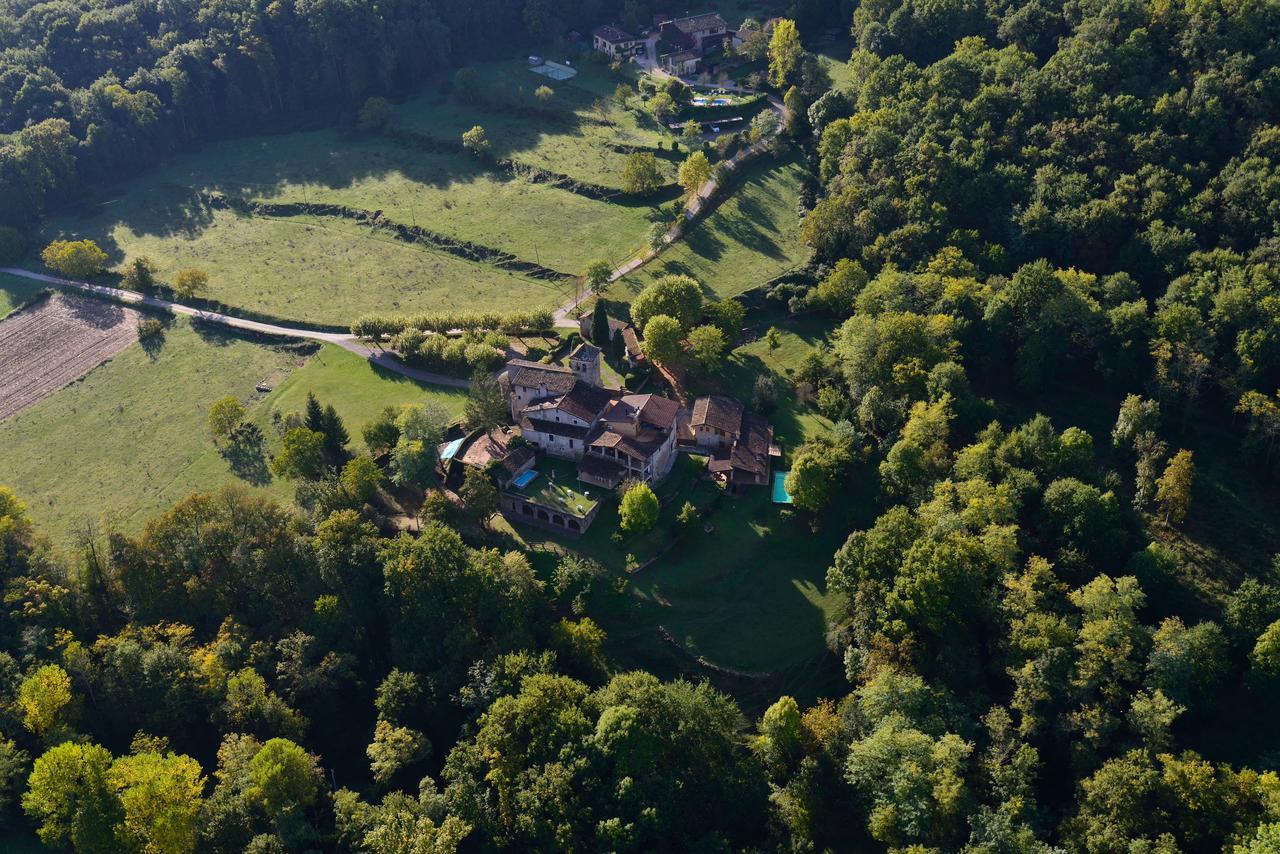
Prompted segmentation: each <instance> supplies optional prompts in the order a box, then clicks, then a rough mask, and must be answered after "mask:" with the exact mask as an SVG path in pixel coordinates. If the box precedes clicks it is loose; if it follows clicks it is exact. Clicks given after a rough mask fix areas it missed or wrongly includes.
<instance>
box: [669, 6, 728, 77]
mask: <svg viewBox="0 0 1280 854" xmlns="http://www.w3.org/2000/svg"><path fill="white" fill-rule="evenodd" d="M733 35H734V34H733V33H732V32H731V31H730V30H729V25H728V24H727V23H725V20H724V18H722V17H720V14H719V13H718V12H708V13H706V14H703V15H693V16H690V17H688V18H676V19H674V20H671V21H663V22H662V24H660V25H659V27H658V46H657V52H658V64H659V65H661V66H662V67H663V68H664V69H665V70H666V71H669V72H670V73H672V74H676V75H685V74H696V73H697V72H698V71H700V70H702V62H703V60H704V59H706V57H707V56H708V55H709V54H711V53H713V52H715V51H717V50H721V49H723V47H724V43H725V42H726V41H727V40H730V39H732V38H733Z"/></svg>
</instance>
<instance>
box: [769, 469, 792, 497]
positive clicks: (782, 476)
mask: <svg viewBox="0 0 1280 854" xmlns="http://www.w3.org/2000/svg"><path fill="white" fill-rule="evenodd" d="M789 474H791V472H789V471H776V472H774V473H773V503H774V504H790V503H791V493H789V492H787V475H789Z"/></svg>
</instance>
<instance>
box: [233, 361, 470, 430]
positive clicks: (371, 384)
mask: <svg viewBox="0 0 1280 854" xmlns="http://www.w3.org/2000/svg"><path fill="white" fill-rule="evenodd" d="M308 394H314V395H315V396H316V397H317V398H318V399H319V400H320V401H321V402H322V403H325V404H329V403H332V404H333V408H334V409H336V410H337V411H338V415H339V416H341V417H342V420H343V422H345V424H346V426H347V432H348V433H350V434H351V447H352V449H355V450H359V449H362V448H363V447H364V440H363V439H361V438H360V430H361V428H363V427H364V426H365V425H366V424H368V423H369V422H370V421H372V420H373V419H374V418H375V417H377V415H378V414H379V413H380V412H382V410H383V409H384V408H386V407H388V406H400V405H402V404H406V403H425V402H427V401H431V402H433V403H436V404H438V405H440V406H442V407H444V408H445V409H446V410H448V412H449V413H450V414H452V415H454V416H455V417H456V416H460V415H461V414H462V407H463V405H464V404H465V403H466V400H467V393H466V392H465V391H463V390H461V389H454V388H442V387H438V386H428V385H423V384H422V383H419V382H417V381H415V380H411V379H409V378H408V377H405V376H401V375H400V374H397V373H393V372H391V371H388V370H384V369H382V368H378V367H375V366H373V365H372V364H370V363H369V361H368V360H367V359H363V358H361V357H360V356H357V355H356V354H354V353H349V352H347V351H346V350H343V349H342V348H341V347H337V346H335V345H332V344H326V345H324V346H323V347H321V348H320V350H319V352H317V353H316V354H315V355H314V356H312V357H311V358H310V359H308V360H307V363H306V364H305V365H304V366H302V367H301V368H299V369H298V370H296V371H294V372H293V373H291V374H290V375H289V376H288V377H287V378H286V379H285V380H284V381H283V382H281V383H280V384H279V385H278V386H276V387H275V388H274V389H272V391H271V392H270V393H269V394H268V395H267V396H266V398H265V399H263V401H262V402H261V403H259V404H258V405H257V406H256V407H255V408H254V417H253V420H254V421H255V422H257V423H258V424H259V426H261V427H262V428H263V432H267V433H269V432H270V431H269V430H268V427H269V425H270V423H271V413H272V412H279V413H280V414H281V415H285V414H288V413H289V412H301V411H302V410H303V408H304V407H305V406H306V403H307V395H308Z"/></svg>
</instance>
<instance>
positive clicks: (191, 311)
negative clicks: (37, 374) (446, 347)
mask: <svg viewBox="0 0 1280 854" xmlns="http://www.w3.org/2000/svg"><path fill="white" fill-rule="evenodd" d="M769 105H770V106H771V107H772V108H773V109H774V110H775V111H777V113H778V115H779V118H780V119H782V121H780V122H779V123H778V128H779V129H778V131H776V132H775V133H774V135H773V136H771V137H769V138H768V139H763V140H760V141H759V142H757V143H755V144H754V145H750V146H748V147H746V148H744V149H742V150H741V151H739V152H738V153H737V154H735V155H734V156H733V157H731V158H729V159H728V160H726V161H725V162H724V163H723V164H721V165H722V166H723V167H724V168H725V169H726V170H729V171H733V170H735V169H738V168H739V167H740V166H741V165H742V164H743V163H744V162H746V161H747V160H750V159H752V158H754V157H756V156H758V155H759V154H762V153H763V152H765V151H767V150H768V149H769V147H770V146H771V145H772V144H773V141H774V140H775V139H776V138H777V136H778V134H779V133H781V128H782V127H783V125H784V124H785V119H786V109H785V107H784V106H783V105H782V102H781V101H779V100H778V99H777V98H775V97H773V96H772V95H770V96H769ZM718 189H720V185H719V183H718V182H717V181H716V179H715V178H714V177H712V178H709V179H708V180H707V181H706V183H704V184H703V185H702V186H701V187H699V188H698V192H697V193H694V194H693V195H692V196H691V197H690V198H689V200H688V201H687V202H686V203H685V207H684V216H683V217H681V218H680V219H679V220H678V221H677V222H675V223H674V224H673V225H672V226H671V228H670V229H668V230H667V233H666V234H665V235H663V238H662V243H661V244H660V245H659V246H658V247H657V248H656V249H647V250H645V251H644V252H642V253H641V254H639V255H637V256H636V257H635V258H632V259H631V260H629V261H627V262H625V263H624V264H622V265H621V266H619V267H618V268H617V269H616V270H614V271H613V272H612V273H611V274H610V275H609V281H610V282H616V281H617V280H618V279H621V278H622V277H623V276H626V275H628V274H630V273H632V272H634V271H636V270H638V269H640V268H641V267H643V266H644V265H645V264H647V263H649V262H650V261H652V260H653V259H654V258H656V257H658V255H660V254H661V253H662V251H663V250H664V249H666V248H667V247H668V246H671V245H672V244H674V243H676V242H678V241H679V240H680V238H681V237H682V236H683V235H684V232H685V229H686V228H688V227H689V226H690V225H692V224H693V223H694V222H696V221H697V219H698V217H699V216H701V215H702V213H703V212H704V211H706V210H707V209H708V206H709V205H710V204H711V202H712V201H713V200H714V199H715V196H716V191H717V190H718ZM0 273H7V274H9V275H10V276H19V277H21V278H24V279H31V280H33V281H37V282H43V283H45V284H48V285H54V286H57V287H60V288H69V289H71V290H77V291H82V292H84V293H88V294H92V295H94V296H97V297H102V298H105V299H111V300H116V301H117V302H122V303H126V304H132V305H140V306H144V307H147V308H154V309H160V310H162V311H168V312H172V313H173V314H181V315H186V316H187V317H192V318H195V319H197V320H201V321H204V322H206V323H217V324H220V325H222V326H227V327H230V328H232V329H242V330H245V331H247V332H259V333H262V334H264V335H277V336H279V337H281V338H295V339H303V340H307V341H320V342H323V343H326V344H334V345H336V346H338V347H341V348H342V349H344V350H347V351H348V352H351V353H355V354H356V355H357V356H360V357H362V358H364V359H368V360H369V362H370V363H372V364H373V365H374V366H376V367H379V368H383V369H385V370H388V371H392V372H394V373H397V374H400V375H402V376H406V377H409V378H410V379H413V380H417V381H419V382H424V383H430V384H431V385H439V386H446V387H448V388H470V387H471V381H470V380H467V379H460V378H458V377H451V376H448V375H447V374H437V373H434V372H432V371H424V370H421V369H419V368H415V367H413V366H411V365H406V364H405V363H404V362H402V361H400V360H399V359H398V358H396V356H395V354H393V353H392V352H390V351H388V350H384V349H382V348H381V347H371V346H369V345H368V344H366V343H365V342H363V341H361V340H360V339H358V338H356V337H355V336H354V335H350V334H346V333H341V332H317V331H315V330H312V329H302V328H299V327H296V326H284V325H281V324H278V323H264V322H262V321H258V320H249V319H247V318H244V317H236V316H235V315H231V314H224V313H222V312H218V311H210V310H208V309H203V308H196V307H194V306H189V305H183V304H182V303H179V302H172V301H170V300H166V299H160V298H159V297H153V296H148V295H147V294H143V293H139V292H137V291H130V290H126V289H124V288H113V287H108V286H106V285H95V284H93V283H92V282H84V281H80V280H78V279H64V278H59V277H58V276H51V275H49V274H47V273H37V272H34V271H32V270H24V269H21V268H19V267H0ZM590 296H592V293H591V291H584V292H583V293H581V294H579V295H577V296H575V297H574V298H573V299H571V300H569V301H568V302H566V303H565V304H564V305H562V306H560V307H559V308H557V309H556V310H555V325H556V326H557V327H565V328H573V329H576V328H577V327H578V321H577V319H576V318H575V317H573V312H574V311H576V310H577V308H578V307H579V306H580V305H582V303H584V302H585V301H586V300H587V299H588V298H589V297H590Z"/></svg>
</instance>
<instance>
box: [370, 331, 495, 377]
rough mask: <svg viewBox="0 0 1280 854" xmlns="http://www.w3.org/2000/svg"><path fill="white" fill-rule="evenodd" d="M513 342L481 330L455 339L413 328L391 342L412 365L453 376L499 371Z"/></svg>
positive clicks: (398, 334) (399, 334) (454, 337)
mask: <svg viewBox="0 0 1280 854" xmlns="http://www.w3.org/2000/svg"><path fill="white" fill-rule="evenodd" d="M510 343H511V342H510V341H509V340H508V339H507V336H505V335H503V334H502V333H501V332H480V331H477V330H472V331H468V332H464V333H462V334H461V335H458V336H452V335H439V334H436V335H432V334H428V333H427V332H424V331H423V330H421V329H415V328H411V329H405V330H403V331H401V332H399V333H397V334H396V335H395V336H394V337H393V338H392V339H391V346H392V347H393V348H394V349H395V351H396V352H397V353H399V354H400V355H401V356H402V357H403V358H404V359H405V360H406V361H408V362H409V363H411V364H415V365H421V366H423V367H426V368H431V369H433V370H439V371H446V372H450V373H458V372H462V371H465V372H468V373H471V372H475V371H485V372H489V371H495V370H497V369H498V368H500V367H501V366H502V365H503V363H505V362H506V360H507V357H506V352H507V346H508V345H509V344H510Z"/></svg>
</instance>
